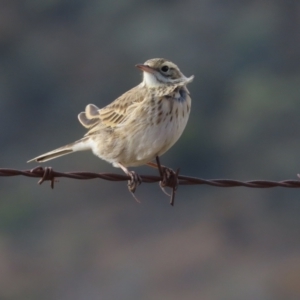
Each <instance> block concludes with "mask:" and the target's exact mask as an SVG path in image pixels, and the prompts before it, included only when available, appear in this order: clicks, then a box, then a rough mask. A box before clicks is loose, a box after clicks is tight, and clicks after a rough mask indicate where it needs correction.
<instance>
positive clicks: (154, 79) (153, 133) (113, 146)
mask: <svg viewBox="0 0 300 300" xmlns="http://www.w3.org/2000/svg"><path fill="white" fill-rule="evenodd" d="M136 67H137V68H138V69H140V70H141V71H142V72H143V80H142V82H141V83H140V84H139V85H137V86H136V87H134V88H132V89H130V90H129V91H127V92H125V93H124V94H123V95H121V96H120V97H118V98H117V99H116V100H114V101H113V102H111V103H110V104H108V105H107V106H105V107H103V108H98V107H97V106H96V105H94V104H88V105H87V106H86V108H85V111H84V112H81V113H80V114H79V115H78V119H79V121H80V123H81V124H82V125H83V126H84V127H85V128H87V129H88V132H87V133H86V134H85V135H84V137H83V138H81V139H80V140H77V141H75V142H73V143H70V144H68V145H65V146H63V147H60V148H57V149H55V150H52V151H50V152H47V153H45V154H42V155H39V156H37V157H35V158H33V159H31V160H29V161H28V162H32V161H36V162H46V161H49V160H51V159H54V158H57V157H60V156H63V155H67V154H70V153H73V152H77V151H82V150H92V152H93V153H94V154H95V155H96V156H98V157H99V158H101V159H103V160H105V161H107V162H109V163H111V164H112V165H113V166H114V167H118V168H121V169H122V170H123V171H124V173H125V174H126V175H128V176H129V178H130V180H131V187H130V188H129V190H131V191H133V192H134V190H135V187H136V182H137V181H138V182H139V183H140V181H141V180H140V178H139V176H138V175H137V174H136V173H135V172H134V171H129V169H128V167H136V166H140V165H150V166H153V163H152V160H154V159H155V158H156V157H160V156H161V155H163V154H164V153H165V152H166V151H167V150H169V149H170V148H171V147H172V146H173V145H174V144H175V143H176V141H177V140H178V139H179V137H180V136H181V134H182V133H183V131H184V129H185V127H186V124H187V122H188V119H189V115H190V111H191V97H190V93H189V90H188V89H187V87H186V86H187V84H189V83H190V82H192V81H193V79H194V76H191V77H186V76H185V75H183V73H182V72H181V71H180V69H179V68H178V66H177V65H176V64H174V63H173V62H171V61H169V60H166V59H164V58H154V59H149V60H147V61H146V62H145V63H144V64H138V65H136ZM128 185H129V186H130V184H128Z"/></svg>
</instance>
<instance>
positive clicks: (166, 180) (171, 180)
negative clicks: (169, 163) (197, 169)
mask: <svg viewBox="0 0 300 300" xmlns="http://www.w3.org/2000/svg"><path fill="white" fill-rule="evenodd" d="M147 165H148V166H150V167H152V168H157V169H158V171H159V174H160V176H161V178H162V180H161V181H160V183H159V186H160V188H161V189H162V191H163V192H164V193H165V194H166V195H168V196H169V197H171V200H170V204H171V205H172V206H173V205H174V199H175V192H176V190H177V187H178V174H179V169H177V171H176V172H175V171H173V170H172V169H170V168H168V167H165V166H163V165H161V164H160V160H159V156H156V163H154V162H149V163H147ZM166 186H169V187H171V188H172V195H169V194H168V193H167V192H166V191H165V189H164V187H166Z"/></svg>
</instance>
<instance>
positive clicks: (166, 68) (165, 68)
mask: <svg viewBox="0 0 300 300" xmlns="http://www.w3.org/2000/svg"><path fill="white" fill-rule="evenodd" d="M161 70H162V71H163V72H168V71H169V67H168V66H162V67H161Z"/></svg>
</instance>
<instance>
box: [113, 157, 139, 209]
mask: <svg viewBox="0 0 300 300" xmlns="http://www.w3.org/2000/svg"><path fill="white" fill-rule="evenodd" d="M118 165H119V167H120V168H121V169H122V170H123V171H124V173H125V174H126V175H128V176H129V177H130V180H128V189H129V192H130V193H131V194H132V196H133V198H134V199H135V200H136V201H137V202H139V203H140V201H139V200H138V199H137V198H136V197H135V195H134V192H135V190H136V188H137V187H138V186H139V185H140V184H141V183H142V179H141V177H140V176H139V175H138V174H137V173H135V172H134V171H129V170H128V169H127V168H126V167H125V166H123V165H122V164H120V163H118Z"/></svg>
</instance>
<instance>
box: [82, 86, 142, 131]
mask: <svg viewBox="0 0 300 300" xmlns="http://www.w3.org/2000/svg"><path fill="white" fill-rule="evenodd" d="M144 98H145V90H144V89H143V87H141V86H137V87H134V88H133V89H131V90H129V91H128V92H126V93H125V94H123V95H122V96H120V97H119V98H117V99H116V100H115V101H113V102H112V103H110V104H109V105H107V106H105V107H104V108H102V109H99V108H98V107H97V106H95V105H93V104H89V105H87V107H86V109H85V112H81V113H80V114H79V115H78V118H79V121H80V123H81V124H82V125H83V126H84V127H86V128H89V129H90V130H89V132H88V133H87V134H86V135H91V134H93V133H95V132H96V131H97V130H98V129H99V127H98V126H97V125H98V124H101V125H103V126H104V127H110V128H114V127H116V126H117V125H119V124H121V123H122V122H124V120H126V119H127V118H128V117H129V116H130V114H131V113H132V111H133V109H134V108H135V107H136V105H137V104H138V103H140V102H142V101H143V100H144Z"/></svg>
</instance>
